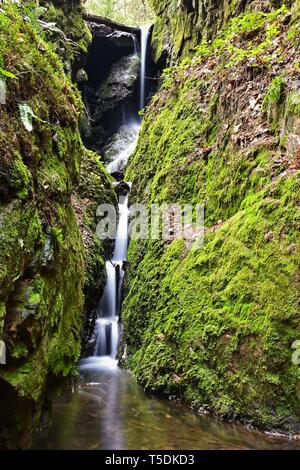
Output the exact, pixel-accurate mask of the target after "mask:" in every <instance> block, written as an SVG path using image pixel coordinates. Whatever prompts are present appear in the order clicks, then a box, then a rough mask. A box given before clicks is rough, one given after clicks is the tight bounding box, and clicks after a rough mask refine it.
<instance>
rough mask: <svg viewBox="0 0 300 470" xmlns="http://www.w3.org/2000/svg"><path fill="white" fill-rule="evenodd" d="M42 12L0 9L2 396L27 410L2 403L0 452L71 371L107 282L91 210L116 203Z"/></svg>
mask: <svg viewBox="0 0 300 470" xmlns="http://www.w3.org/2000/svg"><path fill="white" fill-rule="evenodd" d="M56 3H57V2H56ZM71 3H72V2H68V4H69V5H71ZM77 3H79V2H76V5H77ZM51 5H52V4H51ZM51 5H50V10H51V14H54V11H55V10H54V9H53V6H51ZM70 8H71V7H70ZM76 8H77V6H76ZM42 12H43V14H45V10H44V9H43V10H42ZM58 13H59V15H60V16H61V15H62V10H59V12H58ZM40 14H41V9H40V7H37V5H36V2H22V3H20V4H16V3H12V2H4V3H3V4H1V11H0V67H1V69H0V79H1V81H2V88H3V82H4V81H5V89H6V92H5V103H4V104H1V105H0V107H1V114H0V141H1V157H0V229H1V231H0V338H1V339H2V340H4V342H5V344H6V346H7V364H6V365H1V366H0V394H1V396H2V392H1V391H3V394H6V393H7V394H8V396H10V397H12V396H14V397H15V398H16V400H17V399H19V400H24V401H26V403H27V404H29V411H28V410H27V411H26V412H25V405H24V406H23V408H22V409H24V413H23V414H22V413H21V415H22V416H21V415H20V414H19V411H20V407H19V406H17V405H16V406H15V405H13V406H12V407H8V405H7V403H8V402H6V401H5V402H2V403H1V410H0V415H1V425H5V424H7V423H6V422H5V418H6V417H7V413H8V414H9V421H10V424H11V429H10V430H8V431H7V428H4V429H3V428H2V427H1V429H0V441H1V446H4V447H5V446H6V445H9V442H10V440H9V439H10V438H11V436H10V434H9V432H10V431H11V430H12V431H13V432H14V433H15V436H14V437H15V438H16V442H17V443H18V444H15V445H20V444H19V440H18V438H19V437H20V436H21V435H22V433H23V432H24V423H23V422H22V420H23V418H24V416H25V417H26V419H27V420H29V421H28V422H29V424H30V427H31V426H33V425H34V424H35V423H36V420H37V419H38V416H39V412H40V405H41V403H42V399H43V397H44V396H45V393H46V384H47V381H49V380H50V378H51V377H52V378H53V377H67V376H69V375H70V374H71V373H72V372H73V371H74V368H75V364H76V361H77V359H78V357H79V355H80V350H81V333H82V326H83V320H84V303H85V304H86V310H87V307H88V306H90V299H89V293H90V292H91V291H92V292H95V290H96V289H97V288H99V289H100V288H101V286H102V285H103V282H104V276H105V274H104V270H103V265H104V261H103V256H101V253H103V249H104V248H103V246H102V245H101V243H100V242H99V240H97V239H96V237H95V236H94V232H95V227H96V218H95V217H96V215H95V214H96V210H95V208H96V205H97V204H98V203H100V202H102V203H103V202H113V203H114V201H115V199H116V196H115V194H114V190H113V186H112V182H111V178H110V177H109V176H108V175H107V173H106V172H105V170H104V167H103V166H102V165H101V163H100V162H99V158H98V157H97V156H96V155H94V154H93V153H92V152H88V151H86V150H85V149H84V147H83V145H82V142H81V139H80V134H79V131H78V120H79V117H80V114H81V110H82V102H81V96H80V94H79V92H78V91H77V89H76V87H75V86H74V85H73V84H72V82H71V79H70V78H69V76H68V75H66V74H65V72H64V65H65V64H64V65H63V63H62V61H61V58H60V57H59V56H58V55H57V54H56V52H55V50H54V47H53V45H52V42H51V41H50V40H49V36H48V33H47V32H45V31H44V29H43V28H42V27H41V23H40V22H39V21H38V19H37V15H38V16H39V15H40ZM71 19H72V22H73V23H74V18H73V16H71ZM65 21H66V23H67V20H65ZM78 21H79V22H80V24H82V23H83V22H82V19H78ZM73 23H72V24H73ZM82 33H84V32H83V31H82ZM88 35H89V33H88V32H87V37H88ZM70 53H71V52H70V50H67V56H68V57H67V60H68V61H69V63H72V62H73V59H72V57H71V56H70V55H69V54H70ZM25 105H26V108H24V106H25ZM22 106H23V116H22V115H21V112H20V111H21V110H22ZM24 109H26V110H27V111H26V112H27V116H24ZM25 114H26V113H25ZM31 126H32V129H31ZM74 207H75V211H74ZM75 212H76V213H75ZM83 219H84V224H83V223H82V221H83ZM83 225H84V226H83ZM80 229H81V230H80ZM84 294H87V296H86V298H85V296H84ZM33 412H34V413H33ZM32 413H33V414H32ZM30 416H33V419H32V418H30ZM29 418H30V419H29ZM22 445H25V444H24V443H23V444H22Z"/></svg>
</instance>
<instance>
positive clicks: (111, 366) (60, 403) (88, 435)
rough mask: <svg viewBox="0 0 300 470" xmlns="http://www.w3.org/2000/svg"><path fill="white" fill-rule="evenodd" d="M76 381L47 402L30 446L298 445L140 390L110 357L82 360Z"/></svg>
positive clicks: (186, 447)
mask: <svg viewBox="0 0 300 470" xmlns="http://www.w3.org/2000/svg"><path fill="white" fill-rule="evenodd" d="M80 369H81V381H80V385H79V387H78V388H77V389H76V390H75V391H74V392H73V393H72V392H69V393H66V394H65V395H64V396H63V397H61V398H60V399H58V400H57V401H56V402H55V403H54V406H53V417H52V424H51V426H50V428H49V429H48V430H44V431H42V432H39V433H36V435H35V436H34V444H33V448H34V449H90V450H92V449H95V450H96V449H106V450H126V449H128V450H132V449H139V450H153V449H157V450H164V449H168V450H172V449H174V450H196V449H200V450H201V449H213V450H219V449H296V448H298V449H299V448H300V443H298V442H295V441H292V440H291V441H289V440H286V439H283V438H275V437H271V436H267V435H265V434H262V433H259V432H257V431H250V430H247V429H246V428H244V427H242V426H239V425H230V424H224V423H219V422H217V421H215V420H213V419H211V418H202V417H199V416H198V415H196V414H194V413H193V412H191V411H190V410H188V409H186V408H185V407H183V406H181V405H179V404H174V403H171V402H169V401H168V400H164V399H160V398H157V397H153V396H150V395H148V394H146V393H145V392H144V391H143V389H142V388H141V387H140V386H139V385H137V384H136V382H135V381H134V379H133V378H132V377H131V376H130V374H128V373H126V372H123V371H120V370H119V369H118V368H117V365H116V361H114V360H113V359H110V358H100V359H99V358H91V359H86V360H84V361H83V362H82V364H81V367H80Z"/></svg>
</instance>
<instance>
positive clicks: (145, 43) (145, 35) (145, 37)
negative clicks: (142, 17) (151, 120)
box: [140, 26, 150, 109]
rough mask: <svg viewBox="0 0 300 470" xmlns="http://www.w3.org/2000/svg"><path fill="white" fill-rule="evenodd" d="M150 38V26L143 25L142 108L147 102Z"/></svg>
mask: <svg viewBox="0 0 300 470" xmlns="http://www.w3.org/2000/svg"><path fill="white" fill-rule="evenodd" d="M149 38H150V28H149V26H141V85H140V109H143V108H144V107H145V103H146V72H147V50H148V43H149Z"/></svg>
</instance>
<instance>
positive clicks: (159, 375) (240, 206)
mask: <svg viewBox="0 0 300 470" xmlns="http://www.w3.org/2000/svg"><path fill="white" fill-rule="evenodd" d="M286 14H287V10H286V8H283V7H282V8H281V9H280V10H277V11H272V12H269V13H265V12H263V13H262V12H259V11H258V12H257V11H256V12H255V11H254V12H248V13H246V14H245V15H242V16H239V17H238V18H235V19H233V20H232V21H231V22H230V23H229V24H228V25H227V26H226V27H225V29H224V31H223V32H221V33H219V34H218V35H217V36H216V38H215V40H214V41H213V42H208V41H203V42H202V43H201V45H200V46H199V47H198V48H197V50H196V52H195V55H193V56H192V57H187V58H186V59H185V60H183V62H182V63H181V65H179V66H178V67H171V68H170V69H169V70H167V71H166V72H165V75H166V79H165V82H164V84H163V86H162V89H161V91H160V92H159V93H158V94H157V95H156V96H155V97H154V99H153V100H152V102H151V104H150V106H149V108H148V110H147V112H146V114H145V118H144V122H143V126H142V130H141V135H140V139H139V142H138V146H137V149H136V152H135V153H134V154H133V156H132V157H131V158H130V160H129V164H128V169H127V174H126V178H127V179H128V180H129V181H132V182H133V185H132V192H131V195H132V201H133V202H141V201H142V202H145V203H146V204H147V205H150V204H153V203H162V202H172V203H174V202H176V203H180V204H190V203H194V204H195V203H197V204H202V205H204V207H205V243H204V246H203V248H201V249H198V250H189V247H188V245H187V244H185V242H184V241H182V240H175V241H172V242H171V243H170V244H164V243H163V242H162V241H153V240H149V241H143V242H138V241H136V240H135V241H132V242H131V244H130V249H129V261H130V272H129V278H128V282H127V296H126V300H125V304H124V309H123V313H122V319H123V334H124V341H125V343H126V345H127V352H128V359H127V365H128V366H129V367H130V368H131V369H132V370H133V372H134V374H135V376H136V377H137V379H138V380H139V381H140V382H141V383H142V384H143V385H144V386H146V387H147V388H149V389H151V390H158V391H162V392H165V393H167V394H169V395H171V396H174V395H175V396H179V397H182V398H183V399H184V400H185V401H187V402H188V403H190V404H192V405H193V406H194V407H195V408H197V409H200V410H205V409H207V410H210V411H212V412H213V413H216V414H218V415H220V416H223V417H226V418H229V419H236V418H238V419H242V420H245V421H248V422H251V423H253V424H255V425H258V426H261V427H264V428H269V429H270V428H274V427H279V428H281V429H285V430H287V431H290V430H293V431H297V432H299V409H300V407H299V393H298V387H299V380H300V369H299V366H297V365H294V364H293V363H292V352H293V350H292V348H291V346H292V344H293V342H294V341H295V340H296V339H298V332H299V326H300V317H299V301H300V296H299V287H300V285H299V282H300V278H299V266H300V262H299V260H300V252H299V249H300V246H299V228H300V225H299V224H300V213H299V194H300V178H299V171H298V170H297V166H296V164H295V163H294V162H295V161H297V158H298V157H297V155H298V152H299V147H298V145H297V142H298V140H297V139H298V134H299V129H298V120H299V118H298V116H299V113H298V107H297V106H298V98H297V90H296V83H297V80H298V75H297V72H296V62H297V54H298V53H299V49H298V46H297V45H296V42H295V40H294V39H292V40H290V39H289V38H288V35H287V31H288V29H289V26H288V21H286ZM289 41H290V42H289ZM287 47H290V48H291V50H293V53H292V54H291V55H290V57H288V58H286V57H285V49H286V48H287ZM294 48H296V49H294ZM295 135H296V136H297V138H295V137H293V138H292V137H291V136H295Z"/></svg>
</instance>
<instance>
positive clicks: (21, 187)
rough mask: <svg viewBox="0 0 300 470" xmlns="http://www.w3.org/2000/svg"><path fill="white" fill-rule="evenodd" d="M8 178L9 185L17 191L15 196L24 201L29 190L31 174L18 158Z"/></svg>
mask: <svg viewBox="0 0 300 470" xmlns="http://www.w3.org/2000/svg"><path fill="white" fill-rule="evenodd" d="M10 176H11V179H10V181H11V185H12V187H13V188H14V189H15V190H16V191H17V196H18V197H19V198H20V199H26V198H27V196H28V192H29V190H30V189H29V188H30V184H31V174H30V172H29V170H28V168H27V167H26V165H24V163H23V161H22V159H21V157H20V156H18V157H17V159H16V161H15V162H14V165H13V167H12V170H11V175H10Z"/></svg>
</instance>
